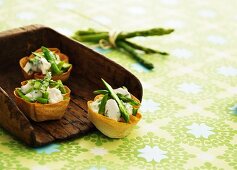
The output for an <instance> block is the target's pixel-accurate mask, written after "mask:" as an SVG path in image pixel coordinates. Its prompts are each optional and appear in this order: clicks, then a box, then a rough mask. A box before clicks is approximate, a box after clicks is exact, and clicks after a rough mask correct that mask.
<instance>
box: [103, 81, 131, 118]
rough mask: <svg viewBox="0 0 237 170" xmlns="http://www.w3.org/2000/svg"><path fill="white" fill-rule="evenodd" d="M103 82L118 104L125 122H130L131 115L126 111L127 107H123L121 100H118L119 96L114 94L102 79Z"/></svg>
mask: <svg viewBox="0 0 237 170" xmlns="http://www.w3.org/2000/svg"><path fill="white" fill-rule="evenodd" d="M101 80H102V81H103V83H104V85H105V87H106V88H107V90H108V91H109V93H110V95H111V97H112V98H113V99H114V100H115V101H116V102H117V104H118V107H119V110H120V112H121V116H122V117H123V118H124V120H125V122H128V121H129V114H128V111H127V110H126V108H125V106H124V105H123V103H122V102H121V100H120V99H119V98H118V96H117V94H116V93H115V92H114V90H113V88H112V87H111V86H110V85H109V84H108V83H107V82H106V81H105V80H104V79H101Z"/></svg>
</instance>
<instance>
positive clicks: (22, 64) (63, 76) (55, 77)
mask: <svg viewBox="0 0 237 170" xmlns="http://www.w3.org/2000/svg"><path fill="white" fill-rule="evenodd" d="M48 49H49V50H50V51H52V52H54V53H55V54H57V55H58V56H59V58H60V60H61V61H64V62H66V63H68V62H69V58H68V56H67V55H65V54H63V53H61V52H60V50H59V49H58V48H48ZM35 52H37V53H38V52H42V49H41V48H39V49H38V50H36V51H35ZM31 58H34V55H33V54H31V55H30V56H27V57H23V58H21V59H20V60H19V64H20V67H21V71H22V73H23V76H24V78H25V79H26V80H29V79H33V78H34V79H43V78H44V76H45V75H43V74H42V73H37V72H34V73H33V74H28V73H27V72H25V70H24V67H25V65H26V63H27V62H28V61H29V60H30V59H31ZM71 71H72V66H71V67H70V68H69V69H68V70H67V71H66V72H64V73H62V74H59V75H53V76H52V80H55V81H56V80H61V81H62V82H65V81H67V80H68V78H69V76H70V73H71Z"/></svg>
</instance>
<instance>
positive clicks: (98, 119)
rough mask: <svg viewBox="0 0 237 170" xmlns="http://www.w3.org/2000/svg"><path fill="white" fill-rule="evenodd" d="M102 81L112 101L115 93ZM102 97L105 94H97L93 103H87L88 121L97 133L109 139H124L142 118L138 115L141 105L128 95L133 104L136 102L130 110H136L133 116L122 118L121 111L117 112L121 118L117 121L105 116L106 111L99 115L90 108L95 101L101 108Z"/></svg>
mask: <svg viewBox="0 0 237 170" xmlns="http://www.w3.org/2000/svg"><path fill="white" fill-rule="evenodd" d="M102 81H103V83H104V84H105V86H106V88H107V90H108V91H109V93H110V92H111V93H110V98H111V99H113V97H112V96H113V95H115V96H116V94H115V91H114V90H113V89H112V87H111V86H110V85H109V84H108V83H107V82H105V81H104V80H103V79H102ZM108 86H109V88H108ZM126 90H127V89H126ZM98 91H106V90H98ZM95 92H96V91H94V93H95ZM127 92H128V91H127ZM112 93H113V95H112ZM128 93H129V92H128ZM95 94H96V93H95ZM129 94H130V93H129ZM107 95H109V94H108V93H107ZM104 97H105V94H99V95H97V96H95V98H94V100H93V101H92V100H90V101H88V102H87V106H88V118H89V120H90V121H91V122H92V123H93V124H94V125H95V127H96V128H97V129H98V130H99V131H101V132H102V133H103V134H104V135H106V136H108V137H110V138H124V137H126V136H127V135H129V134H130V132H131V131H132V129H133V128H134V127H135V126H136V124H137V123H138V122H139V121H140V120H141V118H142V115H141V114H140V113H139V107H140V105H141V104H140V101H139V100H138V99H137V98H136V97H135V96H133V95H132V94H130V99H132V100H133V101H134V102H136V105H132V109H133V110H136V112H135V114H128V116H125V117H123V116H122V112H121V110H119V112H120V113H121V117H120V119H119V120H115V119H113V118H111V117H108V116H106V115H105V114H106V113H105V112H106V111H105V112H104V114H101V113H99V112H100V111H98V112H96V111H95V110H94V109H93V106H92V105H93V102H96V101H98V100H100V104H99V107H101V105H103V104H102V103H103V98H104ZM117 97H118V96H117ZM105 98H106V97H105ZM117 99H118V98H117ZM114 100H115V101H116V99H115V98H114ZM107 101H108V100H107ZM106 105H107V103H106V104H105V107H106ZM117 105H118V107H119V104H118V103H117ZM123 105H124V104H123ZM105 110H106V109H105ZM127 113H128V112H127ZM107 114H108V110H107ZM126 119H127V121H125V120H126Z"/></svg>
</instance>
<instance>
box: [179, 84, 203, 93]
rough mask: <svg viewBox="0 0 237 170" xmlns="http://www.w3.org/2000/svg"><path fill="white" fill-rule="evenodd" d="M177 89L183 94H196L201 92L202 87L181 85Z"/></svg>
mask: <svg viewBox="0 0 237 170" xmlns="http://www.w3.org/2000/svg"><path fill="white" fill-rule="evenodd" d="M178 89H179V90H180V91H182V92H185V93H192V94H197V93H200V92H201V91H202V87H201V86H199V85H197V84H194V83H182V84H180V85H178Z"/></svg>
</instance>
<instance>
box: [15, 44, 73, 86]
mask: <svg viewBox="0 0 237 170" xmlns="http://www.w3.org/2000/svg"><path fill="white" fill-rule="evenodd" d="M68 60H69V59H68V56H66V55H65V54H63V53H61V52H60V50H59V49H57V48H46V47H43V46H42V47H41V48H40V49H38V50H36V51H35V52H32V54H31V55H30V56H29V57H23V58H21V59H20V61H19V64H20V67H21V70H22V73H23V75H24V77H25V79H27V80H28V79H33V78H35V79H43V78H44V76H45V74H46V73H47V72H52V79H53V80H61V81H63V82H64V81H66V80H67V79H68V78H69V76H70V72H71V70H72V65H71V64H69V63H68V62H69V61H68Z"/></svg>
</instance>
